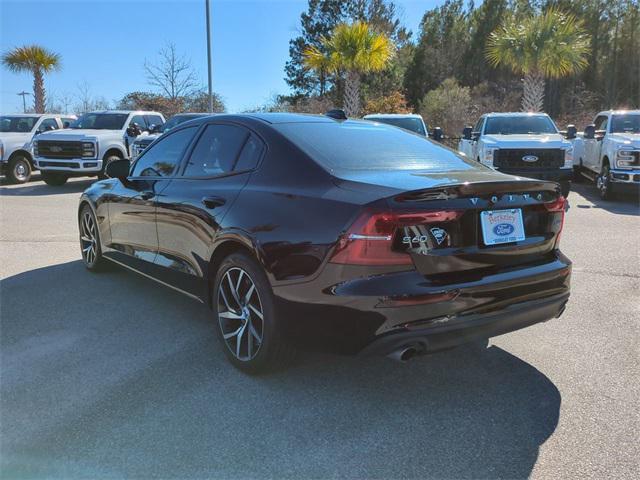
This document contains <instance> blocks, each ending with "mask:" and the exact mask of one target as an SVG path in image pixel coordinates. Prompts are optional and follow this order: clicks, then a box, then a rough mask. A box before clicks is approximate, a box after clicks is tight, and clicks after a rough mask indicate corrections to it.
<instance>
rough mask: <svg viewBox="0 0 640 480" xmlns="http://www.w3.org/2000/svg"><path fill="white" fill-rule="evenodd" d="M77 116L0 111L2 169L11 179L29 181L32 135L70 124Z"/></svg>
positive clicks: (31, 159) (0, 161) (18, 181)
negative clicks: (6, 112)
mask: <svg viewBox="0 0 640 480" xmlns="http://www.w3.org/2000/svg"><path fill="white" fill-rule="evenodd" d="M75 119H76V116H75V115H66V114H65V115H63V114H55V113H51V114H49V113H46V114H39V113H25V114H22V113H17V114H13V115H0V173H1V174H2V175H6V176H7V179H8V180H9V181H10V182H11V183H25V182H28V181H29V179H30V178H31V173H32V172H33V170H34V164H33V156H32V153H33V152H32V145H31V141H32V140H33V137H34V136H35V135H39V134H41V133H43V132H49V131H52V130H59V129H61V128H67V127H68V126H69V124H70V123H71V122H73V121H74V120H75Z"/></svg>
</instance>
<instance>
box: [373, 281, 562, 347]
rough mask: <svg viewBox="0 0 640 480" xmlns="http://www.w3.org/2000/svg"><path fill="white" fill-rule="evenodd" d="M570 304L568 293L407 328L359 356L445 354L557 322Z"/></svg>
mask: <svg viewBox="0 0 640 480" xmlns="http://www.w3.org/2000/svg"><path fill="white" fill-rule="evenodd" d="M568 300H569V293H564V294H560V295H555V296H553V297H550V298H545V299H542V300H532V301H529V302H522V303H517V304H514V305H510V306H508V307H506V308H505V309H504V310H502V311H499V312H494V313H489V314H475V315H467V316H460V317H457V318H456V317H453V318H445V319H443V320H444V321H443V322H442V323H438V324H434V325H432V326H430V327H424V328H419V327H418V328H407V329H406V330H405V331H403V332H399V333H394V334H389V335H385V336H382V337H380V338H378V339H376V340H375V341H373V342H372V343H370V344H369V345H368V346H367V347H365V348H364V349H363V350H362V351H361V352H360V353H361V355H387V354H390V353H392V352H395V351H396V350H399V349H401V348H409V347H412V348H414V349H415V350H416V351H417V352H419V353H432V352H437V351H439V350H445V349H447V348H451V347H455V346H458V345H462V344H465V343H469V342H473V341H475V340H479V339H484V338H489V337H495V336H497V335H503V334H505V333H509V332H513V331H515V330H520V329H522V328H525V327H529V326H531V325H535V324H536V323H540V322H546V321H547V320H550V319H552V318H557V317H559V316H560V315H562V313H563V312H564V309H565V306H566V304H567V302H568Z"/></svg>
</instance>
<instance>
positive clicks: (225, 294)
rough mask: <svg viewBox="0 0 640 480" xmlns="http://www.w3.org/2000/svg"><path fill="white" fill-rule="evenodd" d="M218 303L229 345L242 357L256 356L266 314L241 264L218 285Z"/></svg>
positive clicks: (243, 358)
mask: <svg viewBox="0 0 640 480" xmlns="http://www.w3.org/2000/svg"><path fill="white" fill-rule="evenodd" d="M217 302H218V323H219V324H220V329H221V330H222V337H223V338H224V341H225V344H226V345H227V347H228V348H229V350H230V351H231V353H233V355H234V356H235V357H236V358H237V359H238V360H241V361H244V362H247V361H249V360H251V359H253V358H254V357H255V356H256V355H257V354H258V351H259V350H260V347H261V345H262V338H263V334H264V321H263V320H264V313H263V310H262V303H261V301H260V294H259V293H258V290H257V288H256V285H255V283H254V281H253V279H252V278H251V276H250V275H249V274H248V273H247V272H246V271H245V270H243V269H242V268H239V267H232V268H230V269H229V270H227V271H226V272H225V274H224V275H223V277H222V279H221V280H220V285H219V286H218V299H217Z"/></svg>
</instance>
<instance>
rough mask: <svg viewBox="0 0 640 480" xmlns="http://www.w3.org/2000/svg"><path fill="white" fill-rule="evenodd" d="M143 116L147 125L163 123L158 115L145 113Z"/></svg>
mask: <svg viewBox="0 0 640 480" xmlns="http://www.w3.org/2000/svg"><path fill="white" fill-rule="evenodd" d="M145 118H146V120H147V125H149V126H151V125H162V124H164V120H162V117H161V116H160V115H145Z"/></svg>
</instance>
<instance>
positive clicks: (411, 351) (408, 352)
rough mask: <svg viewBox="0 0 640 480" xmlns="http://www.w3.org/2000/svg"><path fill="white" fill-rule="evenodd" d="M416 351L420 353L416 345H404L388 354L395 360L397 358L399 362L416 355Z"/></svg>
mask: <svg viewBox="0 0 640 480" xmlns="http://www.w3.org/2000/svg"><path fill="white" fill-rule="evenodd" d="M416 353H418V350H416V348H415V347H403V348H399V349H398V350H395V351H393V352H391V353H390V354H389V355H387V356H388V357H389V358H391V359H393V360H396V361H397V362H403V363H404V362H407V361H408V360H410V359H411V358H412V357H414V356H415V355H416Z"/></svg>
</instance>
